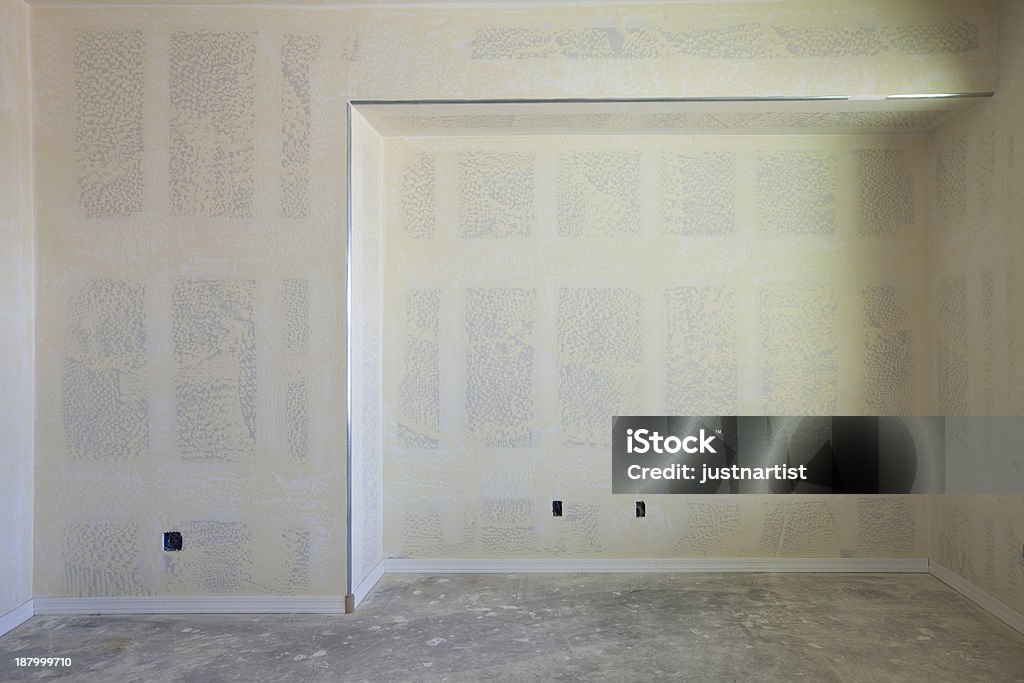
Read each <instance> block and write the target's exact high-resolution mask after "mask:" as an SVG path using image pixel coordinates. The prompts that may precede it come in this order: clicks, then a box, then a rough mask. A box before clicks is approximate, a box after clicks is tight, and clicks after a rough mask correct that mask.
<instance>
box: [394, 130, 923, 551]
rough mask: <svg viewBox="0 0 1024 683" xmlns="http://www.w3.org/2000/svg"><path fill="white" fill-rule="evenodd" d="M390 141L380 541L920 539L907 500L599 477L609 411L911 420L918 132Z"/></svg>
mask: <svg viewBox="0 0 1024 683" xmlns="http://www.w3.org/2000/svg"><path fill="white" fill-rule="evenodd" d="M385 145H386V149H387V154H386V169H385V175H386V177H387V178H388V182H387V183H386V185H387V188H388V202H387V205H386V207H387V234H386V237H385V242H386V253H385V272H384V283H385V306H384V312H385V319H384V325H385V327H384V335H383V342H384V377H385V384H384V405H385V410H384V414H385V423H384V435H385V439H384V442H385V477H384V480H385V482H386V483H385V490H384V496H385V503H386V504H385V506H384V509H385V550H386V553H387V556H388V557H403V558H463V559H471V558H477V557H509V556H519V557H580V556H581V557H586V556H601V557H639V558H648V557H775V556H780V557H814V556H817V557H821V556H827V557H883V558H884V557H925V556H927V554H928V548H927V543H928V534H927V514H928V511H927V506H926V504H925V500H924V498H923V497H921V496H894V497H878V496H814V497H806V496H801V497H800V498H799V499H792V498H788V497H785V496H775V497H773V496H752V495H743V496H718V497H716V496H707V497H704V496H680V495H665V496H647V498H648V500H647V518H646V519H644V520H637V519H636V518H635V516H634V510H633V505H634V499H633V498H632V497H630V496H621V495H619V496H616V495H613V494H612V493H611V486H610V481H611V417H612V416H613V415H666V414H668V415H736V414H740V415H837V414H841V415H842V414H846V415H870V414H903V415H912V414H926V413H927V412H928V410H929V402H928V401H929V393H930V392H929V379H930V377H929V368H930V367H931V364H930V356H929V351H930V349H929V345H928V306H927V264H926V257H927V197H928V194H927V185H926V177H927V172H926V168H927V167H926V160H927V147H926V140H925V139H924V138H923V137H920V136H917V137H915V136H899V135H891V136H884V135H863V136H855V135H775V136H765V135H742V134H736V135H720V134H719V135H676V136H666V135H648V136H621V135H620V136H615V135H604V136H596V135H568V136H550V137H531V136H507V137H424V138H416V137H403V138H394V139H392V138H388V139H386V142H385ZM782 448H785V447H784V446H782ZM556 499H557V500H563V502H564V504H565V512H566V516H565V518H563V519H553V518H552V516H551V509H550V501H551V500H556Z"/></svg>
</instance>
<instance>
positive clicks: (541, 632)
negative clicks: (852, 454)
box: [0, 574, 1024, 683]
mask: <svg viewBox="0 0 1024 683" xmlns="http://www.w3.org/2000/svg"><path fill="white" fill-rule="evenodd" d="M38 656H50V657H71V660H72V666H71V667H70V668H50V669H38V668H37V669H26V668H21V669H18V668H16V667H14V662H13V658H14V657H38ZM60 677H68V678H70V679H71V680H74V681H103V682H104V683H106V682H108V681H113V682H117V683H120V682H122V681H146V682H149V681H196V682H200V681H202V682H203V683H212V682H215V681H290V680H298V681H303V682H306V681H373V682H374V683H386V682H387V683H389V682H391V681H445V680H447V681H479V680H514V681H540V680H544V681H548V680H587V681H601V680H604V681H655V680H665V679H670V680H675V681H750V680H756V681H787V682H788V681H795V680H807V681H816V682H817V681H865V682H868V681H870V682H871V683H876V682H878V681H929V683H935V682H937V681H956V682H957V683H960V682H963V681H1024V636H1022V635H1021V634H1019V633H1016V632H1015V631H1012V630H1011V629H1009V628H1007V627H1006V626H1004V625H1003V624H1002V623H1001V622H999V621H997V620H995V619H994V618H992V617H990V616H989V615H987V614H986V613H985V612H983V611H981V610H980V609H978V608H977V607H975V606H974V605H972V604H971V603H969V602H968V601H967V600H965V599H963V598H962V597H960V596H959V595H957V594H956V593H954V592H953V591H952V590H950V589H949V588H947V587H946V586H944V585H943V584H941V583H939V582H938V581H936V580H935V579H933V578H931V577H929V576H926V575H920V574H906V575H893V574H889V575H879V574H875V575H871V574H824V575H823V574H716V575H707V574H673V575H664V574H662V575H658V574H654V575H652V574H646V575H635V574H616V575H594V574H590V575H538V574H533V575H458V576H454V575H452V576H387V577H385V578H384V579H383V580H382V581H381V583H380V584H379V585H378V588H377V590H376V592H375V593H374V595H373V596H372V597H371V598H369V599H368V600H367V601H366V602H365V603H363V605H362V606H361V607H360V609H359V611H358V612H357V613H356V614H355V615H349V616H311V615H168V616H73V617H35V618H33V619H32V620H30V621H29V622H27V623H26V624H24V625H22V626H21V627H19V628H17V629H15V630H14V631H12V632H11V633H9V634H7V635H6V636H4V637H2V638H0V681H4V682H7V681H32V680H50V679H53V678H60Z"/></svg>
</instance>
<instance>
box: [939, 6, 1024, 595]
mask: <svg viewBox="0 0 1024 683" xmlns="http://www.w3.org/2000/svg"><path fill="white" fill-rule="evenodd" d="M998 11H999V13H998V17H999V55H998V77H997V80H996V87H995V90H996V95H995V96H994V97H993V98H992V100H991V101H990V102H988V103H986V104H985V105H984V106H983V107H979V108H977V109H974V110H971V111H970V112H968V113H967V114H965V115H964V116H962V117H959V118H958V119H956V120H954V121H951V122H950V123H948V124H946V125H944V126H942V128H941V129H940V130H938V131H936V132H935V134H934V136H933V144H932V159H931V179H932V183H931V184H932V186H933V188H934V194H933V203H932V215H933V220H932V224H933V239H932V242H931V244H932V249H931V257H930V263H931V272H932V276H931V301H932V318H933V324H934V329H935V340H934V343H935V374H936V381H935V387H936V403H937V407H938V411H939V412H940V413H941V414H949V415H957V416H1000V415H1002V416H1018V417H1019V416H1022V415H1024V346H1022V345H1021V340H1022V339H1024V3H1020V2H1016V1H1015V0H1005V1H1003V2H1000V3H999V5H998ZM1018 422H1019V421H1018ZM993 424H997V425H998V424H999V423H998V422H995V423H993V422H986V421H982V420H978V419H973V420H972V419H970V418H968V419H958V420H953V421H951V422H950V428H948V429H947V433H946V441H947V450H948V452H949V453H951V457H953V458H957V459H958V461H957V462H953V463H950V464H948V465H947V470H949V471H952V472H957V473H958V477H959V479H960V480H962V481H961V483H966V484H967V486H966V490H986V491H1004V490H1005V488H1004V485H1005V482H1006V481H1012V482H1020V481H1021V480H1024V462H1021V461H1020V459H1019V456H1016V457H1014V456H1012V455H1011V453H1010V451H1009V450H1008V449H1007V447H1006V445H1007V444H1008V443H1013V444H1014V445H1015V446H1017V448H1016V451H1015V452H1016V453H1018V454H1019V452H1020V450H1019V443H1020V441H1019V439H1020V435H1019V428H1018V433H1017V434H1010V435H1007V434H1005V433H1004V434H1000V433H999V432H1000V431H1002V430H1000V429H993ZM1002 424H1003V425H1004V426H1005V424H1006V423H1002ZM1008 436H1009V438H1011V439H1016V441H1015V442H1014V441H1005V440H1004V439H1006V438H1007V437H1008ZM999 473H1003V474H1002V481H1000V480H998V479H997V477H999ZM986 480H987V481H986ZM972 485H973V489H972V488H971V487H972ZM932 524H933V540H932V557H933V559H935V560H936V561H937V562H938V563H939V564H941V565H943V566H945V567H946V568H948V569H951V570H953V571H954V572H956V573H958V574H959V575H961V576H963V577H964V578H966V579H967V580H968V581H970V582H971V583H974V584H975V585H977V586H979V587H981V588H982V589H983V590H985V591H986V592H988V593H990V594H991V595H993V596H995V597H997V598H999V599H1000V600H1002V601H1004V602H1005V603H1007V604H1008V605H1010V606H1011V607H1014V608H1015V609H1017V610H1018V611H1022V612H1024V554H1022V553H1024V495H1021V493H1020V490H1019V488H1018V489H1016V495H946V496H935V497H934V501H933V520H932Z"/></svg>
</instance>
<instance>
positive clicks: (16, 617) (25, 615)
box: [0, 600, 36, 636]
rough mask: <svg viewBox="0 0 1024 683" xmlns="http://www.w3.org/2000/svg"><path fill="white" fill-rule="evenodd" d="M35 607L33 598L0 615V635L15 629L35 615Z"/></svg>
mask: <svg viewBox="0 0 1024 683" xmlns="http://www.w3.org/2000/svg"><path fill="white" fill-rule="evenodd" d="M35 613H36V612H35V607H34V605H33V601H32V600H28V601H26V602H25V603H24V604H22V605H19V606H18V607H15V608H14V609H12V610H11V611H10V612H8V613H7V614H3V615H0V636H2V635H4V634H5V633H7V632H9V631H13V630H14V629H16V628H18V627H19V626H21V625H22V624H24V623H25V622H26V621H28V620H29V619H31V618H32V617H33V616H34V615H35Z"/></svg>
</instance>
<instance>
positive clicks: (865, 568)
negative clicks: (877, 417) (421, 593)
mask: <svg viewBox="0 0 1024 683" xmlns="http://www.w3.org/2000/svg"><path fill="white" fill-rule="evenodd" d="M384 564H385V571H386V572H387V573H388V574H614V573H628V574H670V573H698V572H708V573H758V572H767V573H792V572H808V573H856V574H859V573H872V574H874V573H880V574H881V573H884V574H889V573H910V574H924V573H927V572H928V559H927V558H923V557H920V558H882V559H875V558H852V557H836V558H831V557H826V558H818V557H810V558H775V557H765V558H760V557H755V558H727V559H709V558H708V559H706V558H697V559H646V560H632V559H623V560H516V559H510V560H401V559H391V560H385V561H384Z"/></svg>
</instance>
